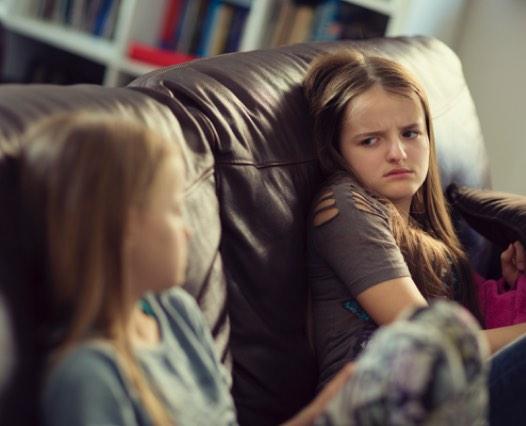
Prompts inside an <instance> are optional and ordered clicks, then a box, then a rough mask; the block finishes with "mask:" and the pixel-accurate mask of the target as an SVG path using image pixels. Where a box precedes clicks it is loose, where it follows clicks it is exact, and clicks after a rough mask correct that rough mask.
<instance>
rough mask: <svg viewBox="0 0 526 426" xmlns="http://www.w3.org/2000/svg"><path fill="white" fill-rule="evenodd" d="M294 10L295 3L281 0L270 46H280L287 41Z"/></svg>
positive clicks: (290, 0)
mask: <svg viewBox="0 0 526 426" xmlns="http://www.w3.org/2000/svg"><path fill="white" fill-rule="evenodd" d="M295 11H296V5H295V4H294V3H293V2H292V0H283V2H282V4H281V7H280V12H279V15H278V17H277V21H276V25H275V26H274V34H273V35H272V39H271V42H270V47H278V46H282V45H284V44H285V43H286V42H287V39H288V37H289V32H290V28H291V24H292V20H293V19H294V13H295Z"/></svg>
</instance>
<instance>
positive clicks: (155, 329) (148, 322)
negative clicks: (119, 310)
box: [128, 303, 161, 348]
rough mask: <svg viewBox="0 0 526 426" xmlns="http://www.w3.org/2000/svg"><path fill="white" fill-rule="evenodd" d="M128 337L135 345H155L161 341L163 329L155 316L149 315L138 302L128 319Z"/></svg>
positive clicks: (144, 346) (146, 346)
mask: <svg viewBox="0 0 526 426" xmlns="http://www.w3.org/2000/svg"><path fill="white" fill-rule="evenodd" d="M128 337H129V339H130V342H131V344H132V346H133V347H138V348H148V347H150V348H151V347H155V346H157V345H158V344H159V342H160V341H161V331H160V328H159V324H158V322H157V320H156V319H155V317H153V316H150V315H147V314H146V313H144V312H143V311H142V309H141V308H140V307H139V304H138V303H136V304H135V306H134V307H133V308H132V312H131V313H130V317H129V321H128Z"/></svg>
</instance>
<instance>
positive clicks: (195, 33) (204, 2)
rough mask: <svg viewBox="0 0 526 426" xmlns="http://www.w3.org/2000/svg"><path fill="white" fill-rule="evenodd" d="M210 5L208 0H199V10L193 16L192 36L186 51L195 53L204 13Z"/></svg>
mask: <svg viewBox="0 0 526 426" xmlns="http://www.w3.org/2000/svg"><path fill="white" fill-rule="evenodd" d="M209 6H210V0H200V4H199V10H198V12H197V16H196V17H195V21H194V22H195V23H194V27H193V29H192V36H191V37H190V46H189V48H188V53H190V54H192V55H193V54H195V53H196V51H197V48H198V46H199V40H200V39H201V35H202V30H203V25H204V23H205V18H206V14H207V11H208V8H209Z"/></svg>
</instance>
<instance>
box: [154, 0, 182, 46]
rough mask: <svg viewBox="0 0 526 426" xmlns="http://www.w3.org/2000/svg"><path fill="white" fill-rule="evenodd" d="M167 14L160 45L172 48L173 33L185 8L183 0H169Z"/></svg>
mask: <svg viewBox="0 0 526 426" xmlns="http://www.w3.org/2000/svg"><path fill="white" fill-rule="evenodd" d="M167 1H168V4H167V6H166V14H165V16H164V21H163V26H162V30H161V34H160V43H159V45H160V46H161V47H162V48H166V49H168V48H170V43H171V41H172V35H173V34H174V31H175V28H176V26H177V24H178V23H179V19H180V17H181V13H182V9H183V6H184V5H183V0H167Z"/></svg>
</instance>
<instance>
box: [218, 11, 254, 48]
mask: <svg viewBox="0 0 526 426" xmlns="http://www.w3.org/2000/svg"><path fill="white" fill-rule="evenodd" d="M249 13H250V9H249V8H247V7H243V6H238V7H236V8H235V10H234V16H233V17H232V21H231V23H230V31H229V32H228V36H227V40H226V43H225V47H224V49H223V52H225V53H228V52H235V51H236V50H238V49H239V45H240V43H241V37H242V35H243V30H244V28H245V25H246V23H247V17H248V14H249Z"/></svg>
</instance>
